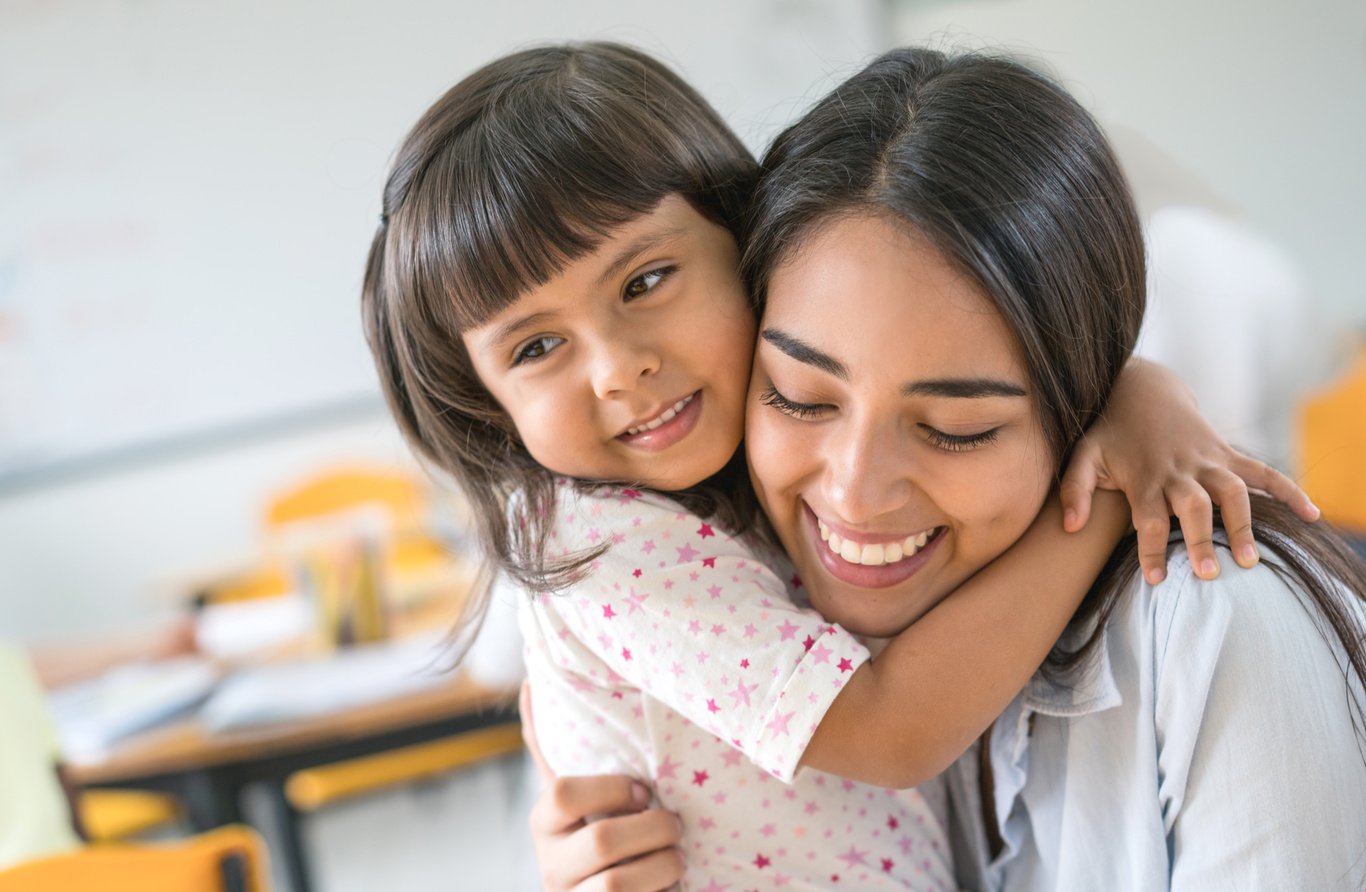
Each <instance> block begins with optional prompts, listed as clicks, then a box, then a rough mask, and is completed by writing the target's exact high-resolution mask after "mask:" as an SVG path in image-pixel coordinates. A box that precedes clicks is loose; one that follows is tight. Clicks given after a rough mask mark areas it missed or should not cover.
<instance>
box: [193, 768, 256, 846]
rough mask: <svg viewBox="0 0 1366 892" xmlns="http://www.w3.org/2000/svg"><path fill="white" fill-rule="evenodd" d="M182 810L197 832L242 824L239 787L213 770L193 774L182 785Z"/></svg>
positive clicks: (240, 791) (240, 789)
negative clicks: (183, 806)
mask: <svg viewBox="0 0 1366 892" xmlns="http://www.w3.org/2000/svg"><path fill="white" fill-rule="evenodd" d="M182 789H183V791H184V797H185V811H186V812H187V813H188V817H189V819H190V826H192V827H194V829H195V830H196V831H197V832H203V831H205V830H212V829H213V828H215V827H222V826H223V825H224V824H240V823H242V808H241V805H240V803H239V801H238V800H239V797H240V796H241V793H242V788H241V786H240V785H239V784H235V783H232V782H230V781H228V780H225V779H224V778H222V777H220V776H219V775H218V774H216V773H214V772H212V771H196V772H193V773H191V774H189V775H187V776H186V778H185V780H184V782H183V788H182Z"/></svg>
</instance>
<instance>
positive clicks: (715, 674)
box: [532, 487, 868, 782]
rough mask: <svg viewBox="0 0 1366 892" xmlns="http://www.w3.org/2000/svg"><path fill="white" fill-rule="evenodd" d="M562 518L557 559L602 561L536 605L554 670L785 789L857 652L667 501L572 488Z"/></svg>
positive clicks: (565, 493)
mask: <svg viewBox="0 0 1366 892" xmlns="http://www.w3.org/2000/svg"><path fill="white" fill-rule="evenodd" d="M556 513H557V516H556V523H555V527H554V531H553V533H552V537H551V543H550V548H551V556H553V557H563V556H568V555H573V554H578V553H584V552H586V551H590V550H593V549H596V548H600V547H602V546H604V545H606V546H607V547H606V550H605V551H604V552H603V554H602V555H601V556H600V557H599V558H598V559H597V560H595V561H594V562H593V563H592V564H590V566H589V569H588V572H587V574H586V576H585V577H584V578H583V579H582V580H581V581H580V582H578V583H577V584H575V585H574V586H572V587H571V588H570V589H568V590H566V591H563V592H559V593H556V594H540V595H535V596H534V600H533V605H532V607H533V609H532V617H533V621H534V622H536V623H538V624H540V625H541V630H540V631H541V634H542V637H543V640H544V641H545V642H546V646H547V647H548V648H549V650H550V653H549V658H550V660H551V661H552V662H554V663H555V664H556V665H557V666H558V667H559V668H560V670H561V671H563V672H566V673H569V674H571V675H572V674H575V673H577V674H579V675H581V676H583V677H584V679H585V681H587V682H590V683H591V684H593V685H594V686H596V687H598V688H600V689H601V690H602V691H603V695H604V696H612V693H613V691H614V690H615V691H617V692H618V693H619V692H621V691H625V690H628V689H637V690H641V691H644V692H645V693H646V694H648V695H649V696H651V697H653V698H655V699H657V700H659V701H661V702H663V703H664V704H666V705H667V706H669V707H670V708H671V709H673V710H674V711H676V712H678V713H680V714H682V715H683V716H685V717H687V718H688V719H689V720H690V721H692V722H693V723H694V724H696V725H698V726H700V727H702V728H704V729H706V730H707V731H709V732H711V733H712V734H714V735H716V736H717V737H718V738H720V739H722V740H726V741H729V742H730V743H731V745H732V746H735V747H736V748H737V749H739V750H740V751H742V752H743V753H745V755H746V756H748V757H749V758H750V760H751V761H753V762H754V763H755V764H756V765H758V766H759V767H761V768H763V769H764V770H765V771H768V772H769V773H770V774H772V775H773V776H774V777H777V778H778V779H779V780H782V781H784V782H790V781H791V779H792V776H793V773H794V772H795V771H796V769H797V765H798V762H799V761H800V760H801V757H802V753H803V751H804V750H805V749H806V746H807V743H808V742H809V741H810V739H811V734H812V732H814V730H815V728H816V726H817V725H818V724H819V723H820V721H821V719H822V718H823V717H824V715H825V712H826V710H827V709H828V708H829V706H830V704H831V702H832V701H833V700H834V699H835V697H836V696H837V695H838V694H839V692H840V690H841V689H842V687H843V684H844V681H845V680H846V679H848V678H849V676H850V675H851V674H852V673H853V672H854V670H855V669H857V668H858V667H859V666H860V665H862V664H863V663H864V662H865V661H867V659H868V651H867V649H866V648H865V647H864V646H863V644H862V643H861V642H860V641H859V640H858V639H857V638H855V637H854V636H853V635H852V634H850V633H849V632H847V631H845V630H844V629H842V628H840V627H839V626H838V625H835V624H831V623H827V622H826V621H825V620H824V619H823V618H822V617H821V616H820V614H818V613H816V612H815V611H813V610H810V609H806V608H800V607H798V606H796V605H795V604H793V602H792V601H791V599H790V598H789V597H788V594H787V590H786V588H785V586H784V583H783V581H782V580H781V579H779V578H778V577H777V576H776V575H775V573H774V572H773V570H772V569H770V568H769V567H768V566H766V565H765V564H764V563H763V562H761V561H760V560H758V559H757V558H756V557H755V554H754V552H753V551H752V550H751V549H750V548H748V547H747V546H745V545H744V543H742V542H741V541H739V540H737V539H735V538H733V537H731V536H729V535H727V534H726V533H725V532H724V531H722V530H721V529H719V528H718V527H716V526H714V525H713V524H710V523H708V522H706V521H703V520H699V519H698V518H697V517H696V516H695V515H692V514H689V513H687V512H686V511H684V510H683V509H682V508H680V507H679V506H678V505H677V504H675V503H674V502H672V501H670V500H668V499H666V498H664V497H662V496H659V495H656V494H648V493H641V492H638V491H635V490H600V491H596V492H594V493H590V494H583V493H576V492H574V491H573V490H571V489H569V488H567V487H566V488H563V489H561V491H560V493H559V498H558V505H557V512H556Z"/></svg>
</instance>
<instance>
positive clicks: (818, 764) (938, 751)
mask: <svg viewBox="0 0 1366 892" xmlns="http://www.w3.org/2000/svg"><path fill="white" fill-rule="evenodd" d="M1105 423H1106V425H1108V427H1107V428H1106V429H1105V430H1103V431H1101V435H1102V437H1103V438H1104V439H1103V440H1102V444H1101V445H1088V446H1085V447H1079V449H1080V450H1081V451H1080V452H1079V454H1078V456H1077V458H1074V460H1073V469H1071V470H1069V471H1068V473H1067V474H1066V475H1065V482H1066V483H1067V485H1068V490H1069V496H1070V497H1069V499H1068V502H1067V506H1068V507H1067V510H1071V511H1072V512H1074V514H1073V516H1072V517H1071V518H1069V520H1071V521H1072V522H1070V523H1069V524H1068V526H1069V527H1070V528H1073V529H1079V528H1081V527H1082V526H1083V524H1084V523H1085V521H1086V520H1087V518H1088V516H1089V515H1090V514H1092V513H1095V514H1096V515H1097V517H1096V518H1095V519H1096V520H1099V521H1100V523H1099V524H1095V525H1094V526H1096V528H1095V529H1092V528H1091V526H1092V525H1086V528H1085V529H1080V531H1079V532H1077V533H1073V534H1072V535H1071V537H1069V536H1068V535H1067V534H1066V533H1064V532H1063V523H1062V521H1063V519H1064V514H1063V512H1064V510H1065V509H1064V508H1063V507H1062V506H1061V505H1058V504H1055V503H1054V501H1055V500H1052V499H1050V500H1049V502H1048V504H1046V505H1045V507H1044V510H1043V512H1042V513H1041V514H1040V515H1039V517H1038V518H1037V519H1036V520H1035V522H1034V524H1033V525H1032V526H1031V527H1030V529H1029V530H1028V531H1027V532H1026V533H1025V535H1024V536H1023V537H1021V539H1020V540H1019V541H1018V542H1017V543H1016V544H1015V545H1014V546H1012V547H1011V548H1010V549H1009V550H1008V551H1007V552H1006V553H1005V554H1003V555H1001V556H1000V557H999V558H997V559H996V560H995V561H994V562H992V563H991V564H990V565H989V566H987V567H986V568H984V569H983V570H981V571H979V572H978V573H977V574H976V575H975V576H973V577H972V578H971V579H970V580H968V581H967V582H965V583H964V584H963V585H962V586H961V587H960V588H959V589H958V590H957V591H956V592H954V593H953V594H952V595H950V596H949V597H947V598H945V599H944V600H943V601H942V602H941V603H940V604H939V605H938V606H936V607H935V608H934V609H932V610H931V611H929V612H928V613H927V614H926V615H925V616H924V617H923V618H921V619H920V620H919V621H918V622H916V623H915V624H914V625H912V626H911V627H910V628H908V629H906V630H905V631H904V632H902V633H901V634H900V635H898V636H897V637H896V638H894V639H893V640H892V641H891V643H890V644H889V645H888V646H887V648H886V650H885V651H884V652H883V653H882V654H881V655H880V656H878V657H877V658H876V659H874V660H871V661H869V662H868V663H867V664H865V665H863V666H861V667H859V669H858V670H857V671H856V672H855V673H854V674H853V675H851V676H850V678H849V682H848V684H847V685H846V686H845V688H844V690H843V691H842V692H841V693H840V695H839V696H838V697H837V698H836V700H835V701H834V702H833V703H832V704H831V706H830V708H829V709H828V710H827V712H826V713H825V717H824V719H823V720H822V721H821V723H820V724H819V725H818V726H817V728H816V731H815V733H814V734H813V736H812V738H811V741H810V743H809V744H808V746H807V748H806V750H805V752H804V753H803V756H802V760H801V764H802V765H806V766H810V767H813V768H818V769H820V770H823V771H829V772H831V773H834V774H839V775H842V776H845V777H849V778H852V779H855V780H861V781H865V782H868V783H875V784H881V785H884V786H895V787H908V786H914V785H915V784H918V783H921V782H923V781H925V780H927V779H929V778H930V777H933V776H934V775H935V774H938V773H939V772H940V771H942V770H943V769H944V768H946V767H947V766H948V765H949V763H951V762H952V761H953V760H954V759H956V758H957V757H958V756H959V755H960V754H961V753H962V752H963V750H964V749H966V747H967V746H968V744H969V743H970V742H971V741H972V740H974V739H976V738H977V736H978V735H980V734H981V733H982V732H983V731H984V730H985V729H986V727H987V726H988V725H989V724H990V723H991V722H992V720H994V719H995V717H996V715H997V714H999V713H1000V711H1001V710H1002V709H1004V708H1005V706H1006V704H1007V703H1009V702H1010V700H1011V699H1012V698H1013V697H1014V696H1015V695H1016V694H1017V693H1019V691H1020V690H1021V689H1022V688H1023V687H1024V685H1025V684H1026V683H1027V682H1028V680H1029V678H1030V676H1031V675H1032V674H1033V673H1034V671H1035V670H1036V669H1037V668H1038V666H1039V665H1040V664H1041V663H1042V662H1043V660H1044V658H1045V657H1046V656H1047V654H1048V652H1049V650H1050V649H1051V648H1052V647H1053V645H1054V643H1055V642H1056V641H1057V638H1058V636H1059V635H1060V634H1061V633H1062V631H1063V629H1064V628H1065V627H1066V625H1067V622H1068V621H1069V620H1070V619H1071V617H1072V614H1073V613H1074V612H1075V610H1076V607H1077V606H1078V605H1079V604H1080V603H1081V600H1082V598H1083V597H1084V596H1085V594H1086V592H1087V591H1088V590H1089V589H1090V587H1091V584H1092V583H1093V582H1094V581H1095V578H1096V576H1097V575H1098V574H1099V572H1100V570H1101V568H1102V567H1103V566H1104V564H1105V561H1106V560H1107V559H1108V558H1109V555H1110V553H1111V551H1112V550H1113V549H1114V546H1115V545H1116V544H1117V543H1118V541H1119V538H1120V536H1121V535H1122V534H1123V533H1124V531H1125V529H1126V528H1127V522H1128V514H1129V512H1128V511H1127V510H1126V509H1125V506H1124V504H1123V500H1120V499H1117V498H1116V497H1108V498H1106V499H1104V501H1100V500H1099V497H1098V500H1097V504H1096V510H1095V511H1094V512H1093V511H1092V510H1091V504H1090V498H1089V496H1088V498H1086V499H1085V500H1079V498H1078V493H1079V492H1082V491H1084V490H1085V489H1086V487H1087V486H1088V485H1094V484H1096V483H1098V482H1099V481H1101V480H1102V479H1104V480H1105V482H1106V483H1107V484H1109V485H1110V486H1111V487H1118V486H1120V485H1121V484H1123V485H1125V487H1126V488H1125V494H1126V495H1127V496H1128V497H1129V501H1130V504H1131V505H1133V506H1134V507H1133V511H1134V516H1135V519H1136V520H1137V521H1138V522H1139V523H1142V524H1145V525H1146V529H1140V533H1141V534H1144V536H1145V537H1146V539H1147V540H1149V545H1148V546H1147V547H1146V549H1147V550H1146V555H1147V558H1146V560H1147V564H1148V565H1149V566H1148V572H1149V573H1152V572H1153V570H1154V568H1155V567H1161V566H1164V565H1165V554H1166V550H1165V545H1166V540H1165V538H1163V539H1162V540H1161V545H1160V547H1153V546H1152V545H1151V537H1152V536H1154V535H1157V534H1158V533H1159V532H1160V533H1161V534H1162V535H1163V536H1164V537H1165V534H1166V529H1167V527H1166V517H1167V512H1166V510H1165V508H1164V509H1162V510H1161V511H1160V512H1159V513H1160V516H1161V517H1162V524H1161V526H1162V530H1158V529H1157V527H1158V524H1157V523H1155V522H1153V519H1152V516H1150V512H1151V511H1152V510H1153V509H1152V508H1150V507H1149V503H1150V501H1151V499H1152V498H1153V496H1152V493H1154V492H1156V493H1158V495H1157V498H1158V499H1159V501H1162V500H1165V503H1169V504H1171V505H1175V506H1177V508H1178V511H1177V513H1178V515H1179V516H1180V517H1181V518H1182V530H1183V533H1184V534H1185V537H1186V541H1187V543H1188V546H1189V547H1190V549H1191V551H1192V553H1193V559H1194V560H1195V562H1196V563H1195V566H1197V567H1202V568H1203V569H1202V575H1205V574H1208V575H1209V576H1213V575H1217V573H1218V565H1217V562H1215V559H1214V552H1213V547H1212V544H1211V542H1212V525H1213V519H1212V515H1213V511H1212V507H1211V501H1212V500H1213V501H1214V502H1217V503H1218V504H1219V505H1220V507H1221V509H1222V511H1223V515H1224V517H1225V523H1226V524H1227V525H1228V527H1229V534H1230V538H1232V539H1234V540H1235V542H1236V545H1235V548H1237V549H1242V551H1241V552H1236V553H1239V554H1240V562H1244V560H1246V561H1247V562H1248V563H1255V562H1256V553H1255V549H1254V550H1253V551H1252V552H1251V554H1250V555H1249V554H1247V552H1246V549H1247V548H1249V547H1252V542H1251V532H1250V523H1249V519H1250V517H1251V506H1250V504H1249V502H1248V497H1247V486H1246V485H1244V482H1243V480H1241V479H1240V478H1239V477H1238V476H1237V474H1236V473H1235V472H1237V473H1249V474H1250V479H1248V480H1247V483H1248V484H1251V485H1253V486H1256V487H1258V488H1267V489H1269V490H1270V491H1271V492H1272V494H1273V495H1276V496H1277V497H1279V498H1281V499H1282V500H1284V501H1287V502H1289V503H1290V504H1291V505H1292V506H1294V507H1295V508H1296V509H1297V511H1299V512H1300V513H1301V515H1302V516H1306V515H1308V516H1311V517H1312V514H1311V512H1313V506H1312V505H1311V504H1310V503H1309V502H1308V499H1307V498H1306V497H1304V494H1303V493H1302V492H1301V491H1300V490H1299V488H1298V487H1296V486H1295V485H1294V484H1293V483H1292V482H1290V481H1289V480H1288V479H1287V478H1285V477H1284V476H1283V475H1280V474H1279V473H1278V472H1274V471H1270V470H1269V469H1267V468H1266V466H1265V465H1263V464H1260V463H1254V462H1252V460H1250V459H1247V458H1245V457H1243V456H1240V455H1238V454H1237V453H1235V452H1233V450H1232V449H1230V448H1229V447H1228V446H1227V444H1225V443H1224V442H1223V440H1222V439H1220V438H1219V437H1218V436H1217V435H1216V434H1214V432H1213V431H1212V429H1210V428H1209V426H1208V424H1207V423H1206V422H1205V421H1204V419H1203V418H1201V417H1200V415H1199V411H1198V409H1197V408H1196V406H1195V404H1194V400H1193V399H1191V398H1190V395H1189V391H1188V390H1187V389H1186V388H1185V386H1184V385H1183V384H1182V383H1181V382H1180V380H1179V379H1177V378H1176V377H1175V376H1174V375H1172V374H1171V373H1169V372H1167V371H1166V370H1165V369H1162V368H1161V367H1160V366H1155V365H1153V364H1151V363H1142V362H1135V363H1133V364H1131V366H1130V367H1129V368H1128V369H1126V372H1125V374H1124V375H1123V376H1122V377H1121V379H1120V381H1119V382H1118V383H1117V384H1116V391H1115V395H1114V397H1113V399H1112V409H1111V412H1110V413H1109V415H1108V416H1107V420H1106V422H1105ZM1093 442H1094V441H1093ZM1220 455H1223V456H1224V457H1225V458H1226V459H1227V461H1226V462H1224V463H1223V464H1222V465H1221V464H1220V463H1219V462H1218V460H1217V458H1218V456H1220ZM1078 463H1082V469H1081V470H1077V469H1076V466H1077V465H1078ZM1110 468H1114V469H1117V470H1115V471H1113V472H1111V471H1110V470H1109V469H1110ZM1152 481H1155V482H1152ZM1165 503H1164V504H1165ZM1140 547H1141V548H1143V547H1144V546H1142V545H1140ZM1244 555H1246V557H1244ZM1206 560H1208V561H1210V562H1212V563H1213V567H1212V568H1211V567H1209V565H1207V564H1205V563H1204V562H1205V561H1206ZM1150 578H1151V577H1150Z"/></svg>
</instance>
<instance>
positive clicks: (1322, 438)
mask: <svg viewBox="0 0 1366 892" xmlns="http://www.w3.org/2000/svg"><path fill="white" fill-rule="evenodd" d="M1299 422H1300V425H1299V430H1300V443H1299V456H1300V468H1301V480H1300V484H1301V485H1302V486H1303V487H1304V489H1305V491H1306V492H1308V493H1309V497H1310V498H1312V499H1313V500H1314V503H1315V504H1317V505H1318V506H1319V508H1320V509H1322V511H1323V517H1324V520H1327V521H1328V522H1329V523H1331V524H1333V525H1335V526H1337V527H1340V528H1342V529H1343V530H1346V531H1348V532H1351V533H1354V534H1356V535H1358V536H1366V346H1363V347H1362V348H1361V349H1359V350H1358V352H1357V356H1356V360H1355V362H1354V363H1353V365H1352V367H1351V368H1350V369H1349V370H1348V372H1347V374H1346V375H1345V376H1344V377H1343V378H1342V379H1341V380H1339V381H1338V382H1337V383H1336V384H1335V385H1333V386H1332V387H1330V388H1328V389H1326V390H1324V391H1322V392H1320V393H1318V394H1315V395H1313V396H1312V397H1310V399H1308V400H1307V401H1306V402H1305V404H1304V406H1303V408H1302V410H1301V413H1300V419H1299Z"/></svg>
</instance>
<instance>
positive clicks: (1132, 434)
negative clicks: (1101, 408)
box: [1061, 358, 1319, 583]
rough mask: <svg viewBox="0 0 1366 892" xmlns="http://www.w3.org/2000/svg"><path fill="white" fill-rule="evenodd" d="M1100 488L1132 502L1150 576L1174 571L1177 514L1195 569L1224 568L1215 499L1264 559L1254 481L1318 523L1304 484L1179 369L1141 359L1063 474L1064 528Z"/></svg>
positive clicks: (1246, 560) (1083, 514)
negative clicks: (1247, 439)
mask: <svg viewBox="0 0 1366 892" xmlns="http://www.w3.org/2000/svg"><path fill="white" fill-rule="evenodd" d="M1096 487H1100V488H1102V489H1114V490H1120V491H1121V492H1123V493H1124V494H1125V496H1126V497H1127V498H1128V499H1129V505H1130V507H1131V509H1132V512H1133V523H1134V529H1135V530H1137V531H1138V557H1139V563H1140V564H1141V565H1142V567H1143V578H1144V579H1146V580H1148V582H1150V583H1158V582H1161V581H1162V579H1163V578H1164V577H1165V576H1166V575H1167V537H1168V536H1169V535H1170V533H1171V516H1172V515H1173V514H1175V515H1176V517H1177V519H1178V520H1179V521H1180V523H1181V533H1182V535H1183V536H1184V537H1185V540H1186V550H1187V552H1188V553H1189V555H1190V560H1191V566H1192V567H1194V568H1195V572H1196V575H1197V576H1199V577H1201V578H1202V579H1212V578H1214V577H1215V576H1218V575H1219V561H1218V558H1217V557H1216V556H1215V551H1214V541H1213V536H1214V506H1215V505H1218V506H1219V511H1220V514H1221V515H1222V517H1223V523H1224V530H1225V532H1227V534H1228V544H1229V548H1230V549H1231V550H1232V551H1233V557H1234V560H1236V561H1237V562H1238V564H1239V565H1240V566H1243V567H1250V566H1252V565H1253V564H1255V563H1257V560H1258V555H1257V545H1256V542H1255V541H1254V540H1253V535H1252V505H1251V503H1250V501H1249V500H1248V496H1247V491H1248V488H1249V487H1251V488H1252V489H1259V490H1262V491H1264V492H1266V493H1269V494H1270V495H1272V496H1274V497H1275V498H1277V499H1279V500H1280V501H1282V502H1284V503H1285V504H1286V505H1288V506H1290V508H1291V509H1292V510H1293V511H1294V512H1295V513H1296V514H1297V515H1299V516H1300V517H1301V518H1303V519H1304V520H1307V521H1313V520H1317V519H1318V516H1319V510H1318V508H1316V507H1314V504H1313V502H1311V501H1309V497H1308V496H1307V495H1305V493H1304V490H1302V489H1300V487H1299V486H1298V485H1297V484H1296V483H1295V481H1293V480H1291V479H1290V478H1289V477H1287V476H1285V475H1284V474H1282V473H1281V472H1280V471H1277V470H1276V469H1275V468H1272V467H1270V466H1268V465H1267V464H1266V463H1265V462H1262V461H1258V460H1257V459H1254V458H1249V457H1248V456H1246V455H1243V454H1242V453H1240V452H1238V451H1237V450H1235V449H1234V448H1233V447H1231V446H1229V444H1228V443H1226V442H1225V441H1224V438H1223V437H1221V436H1219V434H1218V433H1216V432H1215V430H1214V428H1212V427H1211V426H1210V424H1209V422H1208V421H1206V420H1205V418H1204V416H1203V415H1201V414H1200V409H1199V407H1198V406H1197V405H1196V404H1195V397H1194V396H1193V395H1192V394H1191V392H1190V389H1189V388H1187V387H1186V385H1185V384H1183V383H1182V382H1181V379H1180V378H1178V377H1177V376H1176V374H1175V373H1173V372H1172V371H1171V370H1169V369H1167V368H1165V367H1163V366H1160V365H1157V364H1156V363H1152V362H1147V361H1144V360H1141V359H1137V358H1134V359H1131V360H1130V361H1129V364H1128V365H1127V366H1125V368H1124V371H1123V372H1121V373H1120V376H1119V379H1118V381H1117V382H1116V384H1115V390H1114V393H1113V394H1112V395H1111V397H1110V403H1109V406H1108V407H1107V409H1106V412H1105V416H1104V417H1103V418H1102V419H1101V420H1099V421H1097V422H1096V423H1095V424H1094V425H1092V427H1091V430H1090V431H1088V432H1087V434H1086V436H1085V437H1083V438H1082V440H1081V442H1080V443H1078V444H1077V448H1076V450H1075V451H1074V452H1073V453H1072V460H1071V463H1070V464H1069V465H1068V467H1067V471H1066V472H1065V473H1064V474H1063V477H1062V485H1061V496H1062V504H1063V518H1064V519H1063V526H1064V527H1065V528H1066V529H1068V530H1071V531H1075V530H1079V529H1081V528H1082V527H1083V526H1084V525H1085V524H1086V520H1087V517H1088V516H1089V515H1090V512H1091V493H1092V491H1093V490H1095V489H1096Z"/></svg>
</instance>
